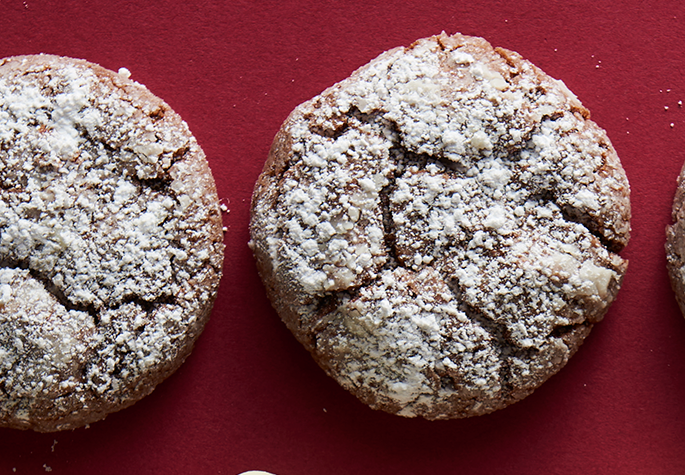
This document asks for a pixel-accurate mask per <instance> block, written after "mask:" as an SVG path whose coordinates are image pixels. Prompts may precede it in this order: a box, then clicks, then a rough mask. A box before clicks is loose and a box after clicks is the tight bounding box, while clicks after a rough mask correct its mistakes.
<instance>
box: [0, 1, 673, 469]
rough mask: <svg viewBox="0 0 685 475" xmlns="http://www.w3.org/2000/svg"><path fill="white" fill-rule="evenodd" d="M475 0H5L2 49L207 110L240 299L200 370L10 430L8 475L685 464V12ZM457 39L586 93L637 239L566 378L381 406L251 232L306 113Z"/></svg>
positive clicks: (179, 107)
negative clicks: (680, 237)
mask: <svg viewBox="0 0 685 475" xmlns="http://www.w3.org/2000/svg"><path fill="white" fill-rule="evenodd" d="M471 3H472V2H469V3H466V2H438V1H430V0H423V1H417V2H376V1H371V2H369V1H364V2H362V1H337V2H336V1H310V0H307V1H302V0H300V1H291V0H281V1H271V2H267V1H262V2H253V1H247V0H242V1H233V2H220V1H218V0H215V1H188V0H183V1H168V2H150V1H140V2H125V1H121V2H116V1H104V0H94V1H81V2H77V1H65V0H61V1H57V0H54V1H38V0H25V1H21V0H2V1H1V2H0V57H3V56H11V55H17V54H29V53H39V52H45V53H53V54H58V55H65V56H73V57H78V58H84V59H87V60H89V61H93V62H96V63H99V64H101V65H103V66H105V67H107V68H110V69H113V70H117V69H119V68H120V67H122V66H123V67H127V68H128V69H129V70H130V71H131V72H132V78H133V79H135V80H137V81H139V82H141V83H143V84H145V85H147V86H148V87H149V88H150V89H151V90H152V92H154V93H155V94H157V95H159V96H160V97H162V98H163V99H165V100H166V101H167V102H168V103H169V104H170V105H171V106H172V107H173V108H174V109H175V110H176V111H177V112H178V113H180V114H181V115H182V116H183V118H184V119H185V120H186V121H187V122H188V124H189V125H190V128H191V129H192V131H193V132H194V133H195V135H196V137H197V138H198V141H199V142H200V144H201V145H202V147H203V148H204V150H205V152H206V153H207V155H208V159H209V162H210V165H211V167H212V169H213V171H214V175H215V178H216V181H217V185H218V189H219V195H220V196H221V197H222V198H223V199H224V200H225V202H226V203H227V204H228V207H229V209H230V213H229V214H228V215H226V216H225V226H227V227H228V232H227V234H226V244H227V248H226V265H225V269H224V279H223V281H222V285H221V289H220V293H219V297H218V300H217V302H216V306H215V309H214V313H213V315H212V319H211V321H210V322H209V325H208V326H207V328H206V330H205V333H204V334H203V335H202V337H201V338H200V340H199V342H198V344H197V346H196V349H195V351H194V353H193V354H192V355H191V357H190V358H189V359H188V361H187V362H186V363H185V365H184V366H183V367H182V368H181V369H180V370H179V371H178V372H177V373H176V374H175V375H174V376H172V377H171V378H169V379H168V380H167V381H166V382H164V383H163V384H162V385H160V386H159V387H158V389H157V390H156V391H155V392H154V393H153V394H152V395H151V396H149V397H148V398H146V399H144V400H143V401H141V402H139V403H138V404H136V405H135V406H133V407H132V408H130V409H127V410H125V411H123V412H120V413H117V414H112V415H110V416H109V417H108V418H107V419H106V420H105V421H102V422H98V423H96V424H93V425H92V426H91V427H90V428H88V429H78V430H75V431H71V432H62V433H55V434H37V433H32V432H21V431H14V430H7V429H4V430H0V474H5V473H18V474H25V473H45V470H47V469H48V468H50V469H51V471H52V473H55V474H60V473H100V474H110V473H112V474H114V473H117V474H118V473H136V474H138V473H184V474H188V473H199V474H205V473H206V474H213V473H220V474H229V475H235V474H237V473H239V472H241V471H244V470H249V469H262V470H268V471H271V472H274V473H276V474H278V475H314V474H316V475H322V474H333V475H335V474H362V475H365V474H386V473H387V474H398V475H402V474H424V473H425V474H433V473H436V474H455V473H460V474H524V473H525V474H543V473H544V474H556V473H559V474H580V473H583V474H585V473H593V474H594V473H600V474H601V473H622V474H626V473H630V474H651V473H655V474H674V473H685V450H684V446H685V319H683V317H682V315H681V314H680V312H679V310H678V308H677V305H676V303H675V300H674V297H673V293H672V291H671V290H670V286H669V282H668V277H667V274H666V270H665V256H664V250H663V249H664V247H663V244H664V227H665V226H666V224H667V223H668V222H669V220H670V207H671V202H672V199H673V194H674V190H675V179H676V176H677V175H678V172H679V170H680V168H681V166H682V164H683V161H685V147H684V146H683V145H684V137H685V135H684V134H683V131H685V108H683V107H680V106H679V104H678V101H680V100H683V101H685V77H684V76H683V71H684V70H685V69H684V66H685V31H684V30H685V28H684V25H685V3H683V2H679V1H667V2H659V4H658V5H652V6H648V5H646V3H647V2H643V1H641V0H624V1H613V2H606V5H605V4H604V3H603V2H596V0H592V1H583V2H573V1H564V2H561V1H559V2H551V1H549V2H541V3H538V2H532V1H519V2H504V1H503V2H497V1H486V2H480V3H479V4H478V5H474V4H471ZM474 3H475V2H474ZM654 3H657V2H654ZM442 30H445V31H446V32H448V33H454V32H457V31H459V32H462V33H464V34H469V35H478V36H483V37H485V38H487V39H488V40H489V41H490V42H491V43H493V44H494V45H495V46H503V47H506V48H509V49H513V50H515V51H518V52H519V53H521V54H522V55H523V56H524V57H525V58H527V59H530V60H531V61H532V62H534V63H535V64H537V65H538V66H540V67H541V68H542V69H543V70H545V71H546V72H547V73H548V74H550V75H551V76H553V77H556V78H560V79H562V80H563V81H564V82H565V83H566V84H567V85H568V86H569V88H570V89H571V90H572V91H574V92H575V93H576V94H577V95H578V97H579V98H580V99H581V100H582V101H583V103H584V104H585V105H586V106H587V107H588V108H589V109H590V110H591V111H592V117H593V118H594V119H595V121H597V122H598V123H599V125H600V126H602V127H604V128H605V129H606V130H607V132H608V134H609V136H610V138H611V139H612V141H613V143H614V145H615V147H616V149H617V150H618V153H619V155H620V156H621V158H622V161H623V165H624V167H625V169H626V172H627V174H628V178H629V180H630V182H631V186H632V204H633V238H632V241H631V243H630V245H629V246H628V248H627V249H626V250H625V251H624V252H623V256H624V257H626V258H628V259H629V260H630V268H629V271H628V275H627V277H626V279H625V283H624V287H623V290H622V291H621V293H620V295H619V298H618V300H617V302H616V303H615V304H614V306H613V307H612V308H611V310H610V311H609V313H608V314H607V316H606V318H605V320H604V321H603V322H602V323H601V324H600V325H598V326H597V327H596V328H595V329H594V331H593V333H592V334H591V335H590V337H589V339H588V340H587V341H586V343H585V344H584V346H583V347H582V348H581V350H580V351H579V353H578V354H577V355H576V356H575V357H574V358H573V359H572V360H571V361H570V363H569V364H568V365H567V367H566V368H565V369H564V370H562V371H561V372H560V373H559V374H558V375H556V376H554V377H553V378H552V379H551V380H550V381H548V382H547V383H546V384H545V385H544V386H543V387H541V388H540V389H539V390H537V391H536V392H535V393H534V394H533V395H532V396H530V397H529V398H527V399H526V400H524V401H522V402H520V403H518V404H515V405H514V406H511V407H509V408H507V409H505V410H503V411H499V412H497V413H494V414H491V415H488V416H483V417H479V418H475V419H468V420H453V421H440V422H428V421H424V420H410V419H402V418H399V417H396V416H390V415H387V414H383V413H378V412H374V411H372V410H370V409H368V408H367V407H366V406H363V405H362V404H360V403H359V402H357V400H356V399H354V398H353V397H352V396H350V395H349V394H348V393H347V392H345V391H344V390H342V389H341V388H339V387H338V386H337V384H336V383H335V382H334V381H333V380H331V379H329V378H328V377H326V376H325V375H324V373H323V372H322V371H321V370H319V368H318V367H317V366H316V365H315V364H314V363H313V361H312V360H311V358H310V357H309V355H308V354H307V353H306V352H305V351H304V350H303V349H302V348H301V347H300V346H299V344H298V343H297V342H296V341H295V339H294V338H293V337H292V336H291V335H290V333H289V332H288V331H287V330H286V328H285V326H284V325H283V324H282V323H280V321H279V319H278V317H277V316H276V314H275V312H274V311H273V310H272V309H271V307H270V305H269V303H268V301H267V299H266V297H265V294H264V290H263V287H262V285H261V283H260V281H259V278H258V276H257V274H256V271H255V267H254V263H253V261H252V256H251V254H250V252H249V249H248V248H247V241H248V232H247V224H248V220H249V200H250V195H251V192H252V186H253V184H254V181H255V179H256V178H257V175H258V174H259V172H260V170H261V167H262V164H263V162H264V160H265V158H266V155H267V152H268V149H269V146H270V143H271V140H272V138H273V136H274V134H275V133H276V131H277V130H278V127H279V125H280V123H281V122H282V121H283V120H284V119H285V117H286V116H287V114H288V113H289V112H290V110H292V109H293V108H294V107H295V106H296V105H297V104H299V103H300V102H302V101H304V100H306V99H308V98H310V97H312V96H313V95H315V94H317V93H319V92H320V91H322V90H323V89H324V88H326V87H328V86H330V85H332V84H333V83H334V82H336V81H338V80H341V79H343V78H345V77H346V76H348V75H349V74H350V73H351V72H352V71H353V70H355V69H356V68H358V67H359V66H361V65H363V64H364V63H366V62H368V61H369V60H371V59H372V58H374V57H375V56H377V55H378V54H380V53H381V52H382V51H384V50H386V49H389V48H391V47H394V46H399V45H408V44H410V43H411V42H413V41H414V40H415V39H417V38H421V37H425V36H430V35H433V34H437V33H440V31H442ZM666 107H668V110H666ZM671 124H673V125H672V126H671ZM13 469H16V472H15V471H13Z"/></svg>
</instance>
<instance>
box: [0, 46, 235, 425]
mask: <svg viewBox="0 0 685 475" xmlns="http://www.w3.org/2000/svg"><path fill="white" fill-rule="evenodd" d="M223 248H224V247H223V233H222V224H221V213H220V210H219V204H218V198H217V193H216V187H215V184H214V180H213V178H212V175H211V172H210V170H209V167H208V165H207V161H206V159H205V155H204V153H203V152H202V150H201V149H200V147H199V145H198V144H197V142H196V140H195V139H194V138H193V136H192V135H191V133H190V131H189V130H188V127H187V125H186V124H185V123H184V122H183V121H182V120H181V118H180V117H179V116H178V115H177V114H176V113H175V112H173V111H172V110H171V108H170V107H169V106H168V105H167V104H166V103H164V102H163V101H162V100H160V99H159V98H157V97H155V96H154V95H152V94H151V93H150V92H149V91H148V90H147V89H146V88H145V87H143V86H142V85H140V84H138V83H135V82H133V81H131V80H129V79H128V73H127V71H126V70H124V69H122V70H121V71H120V73H118V74H117V73H114V72H112V71H108V70H105V69H103V68H101V67H100V66H97V65H95V64H91V63H88V62H86V61H82V60H76V59H71V58H62V57H57V56H50V55H36V56H22V57H13V58H6V59H2V60H0V264H1V265H0V426H3V427H12V428H18V429H34V430H36V431H57V430H63V429H72V428H75V427H79V426H83V425H84V424H88V423H91V422H94V421H97V420H99V419H102V418H103V417H105V416H106V415H107V414H109V413H112V412H114V411H118V410H120V409H122V408H124V407H127V406H130V405H131V404H133V403H134V402H136V401H138V400H139V399H141V398H142V397H144V396H146V395H147V394H149V393H150V392H152V390H153V389H154V388H155V386H156V385H157V384H159V383H160V382H161V381H162V380H164V379H165V378H166V377H167V376H169V375H170V374H172V373H173V372H174V371H175V370H176V369H177V368H178V367H179V366H180V364H181V363H182V362H183V361H184V360H185V358H186V357H187V356H188V355H189V354H190V352H191V349H192V347H193V344H194V342H195V340H196V339H197V337H198V335H199V334H200V333H201V332H202V329H203V327H204V325H205V323H206V322H207V319H208V318H209V314H210V311H211V309H212V305H213V303H214V299H215V297H216V293H217V288H218V285H219V279H220V277H221V272H222V262H223Z"/></svg>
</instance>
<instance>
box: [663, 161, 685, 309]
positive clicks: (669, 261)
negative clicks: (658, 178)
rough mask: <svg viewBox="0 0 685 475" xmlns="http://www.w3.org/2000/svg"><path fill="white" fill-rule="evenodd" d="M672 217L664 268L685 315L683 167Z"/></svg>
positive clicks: (684, 178)
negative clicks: (665, 267)
mask: <svg viewBox="0 0 685 475" xmlns="http://www.w3.org/2000/svg"><path fill="white" fill-rule="evenodd" d="M672 216H673V224H671V225H669V226H667V227H666V266H667V269H668V275H669V277H670V279H671V287H672V288H673V291H674V292H675V297H676V301H677V302H678V305H679V306H680V310H681V312H683V314H685V166H684V167H683V169H682V170H681V171H680V175H679V176H678V180H677V187H676V193H675V198H674V199H673V212H672Z"/></svg>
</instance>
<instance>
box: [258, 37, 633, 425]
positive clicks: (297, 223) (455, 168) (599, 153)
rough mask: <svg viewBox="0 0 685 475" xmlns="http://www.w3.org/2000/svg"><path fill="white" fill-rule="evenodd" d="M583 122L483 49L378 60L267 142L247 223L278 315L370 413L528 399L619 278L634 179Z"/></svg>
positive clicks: (396, 54)
mask: <svg viewBox="0 0 685 475" xmlns="http://www.w3.org/2000/svg"><path fill="white" fill-rule="evenodd" d="M589 117H590V114H589V112H588V111H587V110H586V109H585V108H584V107H583V106H582V104H581V103H580V102H579V101H578V99H577V98H576V97H575V96H574V95H573V94H572V93H571V92H570V91H569V90H568V89H567V88H566V87H565V86H564V84H563V83H561V82H560V81H556V80H554V79H552V78H550V77H549V76H547V75H546V74H544V73H543V72H542V71H540V70H539V69H538V68H536V67H535V66H534V65H532V64H531V63H529V62H528V61H526V60H524V59H522V58H521V57H520V56H519V55H518V54H517V53H514V52H511V51H507V50H505V49H502V48H493V47H492V46H491V45H490V44H488V43H487V42H486V41H485V40H483V39H482V38H475V37H467V36H463V35H460V34H456V35H453V36H447V35H445V34H442V35H439V36H435V37H431V38H426V39H422V40H419V41H417V42H415V43H414V44H413V45H411V46H410V47H408V48H396V49H393V50H390V51H388V52H386V53H383V54H382V55H381V56H379V57H378V58H376V59H375V60H373V61H371V62H370V63H369V64H367V65H366V66H363V67H362V68H360V69H359V70H357V71H356V72H355V73H353V74H352V75H351V77H350V78H348V79H346V80H344V81H342V82H340V83H338V84H336V85H334V86H333V87H331V88H329V89H327V90H326V91H324V92H323V93H322V94H321V95H319V96H317V97H315V98H314V99H312V100H310V101H308V102H306V103H304V104H302V105H300V106H298V107H297V108H296V109H295V110H294V111H293V112H292V113H291V114H290V116H289V117H288V119H287V120H286V121H285V123H284V124H283V126H282V127H281V129H280V131H279V132H278V134H277V135H276V137H275V139H274V142H273V146H272V148H271V151H270V154H269V158H268V160H267V162H266V165H265V167H264V170H263V173H262V174H261V176H260V178H259V180H258V182H257V184H256V187H255V191H254V194H253V200H252V221H251V246H252V249H253V251H254V255H255V258H256V262H257V267H258V270H259V273H260V275H261V277H262V280H263V281H264V284H265V287H266V291H267V294H268V296H269V298H270V300H271V302H272V304H273V306H274V308H275V309H276V310H277V312H278V314H279V315H280V317H281V318H282V319H283V321H284V322H285V323H286V325H287V326H288V328H290V330H291V331H292V332H293V334H294V335H295V336H296V337H297V339H298V340H299V341H300V342H301V343H302V344H303V345H304V346H305V348H307V350H309V351H310V352H311V354H312V355H313V357H314V359H315V360H316V361H317V363H318V364H319V365H320V366H321V367H322V368H323V369H324V370H325V371H326V372H327V373H328V374H329V375H330V376H332V377H333V378H335V379H336V380H337V381H338V382H339V383H340V384H341V385H342V386H343V387H344V388H346V389H348V390H350V391H351V392H352V393H353V394H355V395H356V396H357V397H358V398H359V399H360V400H362V401H363V402H364V403H366V404H368V405H369V406H371V407H372V408H374V409H381V410H384V411H388V412H391V413H395V414H399V415H402V416H407V417H414V416H421V417H425V418H427V419H446V418H459V417H469V416H475V415H481V414H486V413H489V412H492V411H494V410H497V409H501V408H503V407H506V406H508V405H509V404H511V403H513V402H516V401H518V400H520V399H522V398H524V397H526V396H527V395H529V394H530V393H531V392H532V391H533V390H534V389H536V388H537V387H539V386H540V385H541V384H542V383H543V382H544V381H546V380H547V379H548V378H549V377H550V376H551V375H553V374H555V373H556V372H557V371H558V370H559V369H561V368H562V367H563V366H564V365H565V364H566V362H567V361H568V359H569V358H570V357H571V356H572V355H573V354H574V353H575V352H576V350H577V349H578V347H579V346H580V344H581V343H582V342H583V340H584V339H585V337H586V336H587V335H588V334H589V332H590V330H591V328H592V326H593V325H594V324H595V323H597V322H598V321H600V320H601V319H602V318H603V316H604V314H605V312H606V311H607V309H608V307H609V305H610V304H611V302H612V301H613V300H614V299H615V297H616V295H617V293H618V290H619V288H620V286H621V282H622V280H623V276H624V274H625V271H626V267H627V262H626V261H624V260H623V259H621V257H620V256H618V255H617V254H616V252H618V251H620V250H621V249H622V248H623V247H624V246H625V245H626V244H627V243H628V240H629V231H630V215H631V212H630V201H629V194H630V189H629V184H628V181H627V178H626V175H625V173H624V171H623V168H622V167H621V164H620V161H619V158H618V156H617V155H616V152H615V150H614V148H613V147H612V145H611V142H610V141H609V139H608V138H607V136H606V134H605V133H604V131H603V130H601V129H600V128H599V127H598V126H597V125H596V124H595V123H594V122H592V121H591V120H590V119H589Z"/></svg>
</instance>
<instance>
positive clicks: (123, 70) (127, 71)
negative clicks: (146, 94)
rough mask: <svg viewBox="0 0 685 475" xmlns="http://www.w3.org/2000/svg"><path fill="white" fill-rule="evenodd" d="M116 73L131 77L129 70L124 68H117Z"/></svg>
mask: <svg viewBox="0 0 685 475" xmlns="http://www.w3.org/2000/svg"><path fill="white" fill-rule="evenodd" d="M117 74H119V76H122V77H125V78H126V79H128V78H130V77H131V71H129V70H128V69H126V68H119V71H117Z"/></svg>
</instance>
